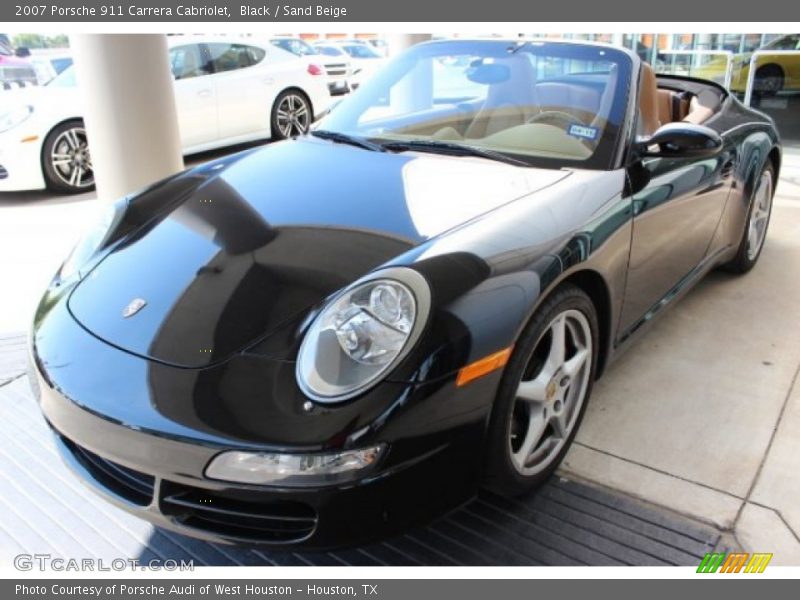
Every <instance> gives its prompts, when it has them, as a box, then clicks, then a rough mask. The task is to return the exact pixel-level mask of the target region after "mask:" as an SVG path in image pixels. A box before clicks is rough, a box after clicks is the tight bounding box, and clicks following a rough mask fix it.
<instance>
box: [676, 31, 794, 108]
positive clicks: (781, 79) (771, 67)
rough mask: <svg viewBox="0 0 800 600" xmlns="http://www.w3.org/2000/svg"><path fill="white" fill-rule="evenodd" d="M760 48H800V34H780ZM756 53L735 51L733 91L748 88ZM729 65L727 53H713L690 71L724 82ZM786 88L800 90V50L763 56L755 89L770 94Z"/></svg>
mask: <svg viewBox="0 0 800 600" xmlns="http://www.w3.org/2000/svg"><path fill="white" fill-rule="evenodd" d="M758 50H759V51H764V52H769V51H770V50H800V34H798V33H792V34H789V35H784V36H782V37H779V38H776V39H774V40H772V41H771V42H769V43H768V44H766V45H764V46H762V47H761V48H759V49H758ZM752 56H753V53H752V52H744V53H741V54H734V56H733V72H732V75H731V90H732V91H734V92H744V91H745V90H746V88H747V77H748V74H749V73H750V58H751V57H752ZM725 65H726V60H725V57H724V56H722V55H716V56H711V57H709V60H708V61H707V62H705V63H704V64H702V65H699V66H695V67H693V68H691V73H689V75H691V76H692V77H700V78H702V79H710V80H712V81H716V82H718V83H722V82H723V80H724V78H725ZM783 90H800V54H773V55H771V56H761V57H759V58H758V67H757V68H756V75H755V80H754V82H753V92H754V93H756V94H760V95H763V96H770V95H773V94H777V93H778V92H780V91H783Z"/></svg>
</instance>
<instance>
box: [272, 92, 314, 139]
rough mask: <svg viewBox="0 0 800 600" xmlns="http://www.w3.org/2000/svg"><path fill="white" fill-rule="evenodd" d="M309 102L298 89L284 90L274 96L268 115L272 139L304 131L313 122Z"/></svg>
mask: <svg viewBox="0 0 800 600" xmlns="http://www.w3.org/2000/svg"><path fill="white" fill-rule="evenodd" d="M313 117H314V115H313V113H312V108H311V102H310V101H309V99H308V96H306V95H305V94H304V93H303V92H301V91H300V90H284V91H283V92H281V93H280V94H278V97H277V98H275V104H273V105H272V112H271V116H270V131H271V132H272V139H273V140H285V139H286V138H290V137H294V136H296V135H302V134H304V133H306V132H307V131H308V129H309V127H311V123H313V122H314V118H313Z"/></svg>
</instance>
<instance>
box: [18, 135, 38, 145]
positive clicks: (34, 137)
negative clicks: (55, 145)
mask: <svg viewBox="0 0 800 600" xmlns="http://www.w3.org/2000/svg"><path fill="white" fill-rule="evenodd" d="M38 139H39V136H38V135H29V136H28V137H24V138H22V139H21V140H20V142H22V143H23V144H24V143H25V142H35V141H36V140H38Z"/></svg>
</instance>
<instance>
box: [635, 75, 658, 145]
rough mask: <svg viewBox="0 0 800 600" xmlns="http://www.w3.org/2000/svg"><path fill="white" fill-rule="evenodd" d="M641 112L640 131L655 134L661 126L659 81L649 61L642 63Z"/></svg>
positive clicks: (644, 133)
mask: <svg viewBox="0 0 800 600" xmlns="http://www.w3.org/2000/svg"><path fill="white" fill-rule="evenodd" d="M639 112H640V115H639V118H640V126H639V133H640V134H641V135H653V134H654V133H655V132H656V129H658V128H659V127H660V126H661V121H660V120H659V118H658V82H657V81H656V74H655V72H653V68H652V67H651V66H650V65H648V64H647V63H642V73H641V76H640V77H639Z"/></svg>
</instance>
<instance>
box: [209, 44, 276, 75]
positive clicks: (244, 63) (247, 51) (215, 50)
mask: <svg viewBox="0 0 800 600" xmlns="http://www.w3.org/2000/svg"><path fill="white" fill-rule="evenodd" d="M208 51H209V52H210V54H211V60H210V61H209V62H210V63H211V66H212V68H213V69H214V72H215V73H224V72H225V71H235V70H236V69H245V68H247V67H252V66H253V65H257V64H258V63H260V62H261V61H262V60H264V56H266V54H267V53H266V51H264V50H263V49H262V48H256V47H255V46H247V45H245V44H217V43H214V44H208Z"/></svg>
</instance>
